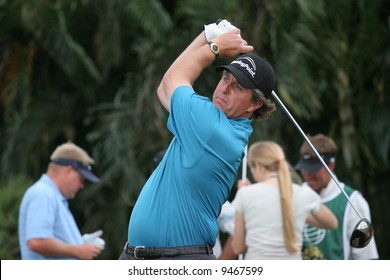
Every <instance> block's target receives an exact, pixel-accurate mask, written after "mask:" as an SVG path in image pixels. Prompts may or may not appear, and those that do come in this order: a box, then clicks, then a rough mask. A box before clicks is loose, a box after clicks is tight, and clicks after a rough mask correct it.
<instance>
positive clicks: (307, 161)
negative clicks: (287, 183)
mask: <svg viewBox="0 0 390 280" xmlns="http://www.w3.org/2000/svg"><path fill="white" fill-rule="evenodd" d="M321 157H322V159H323V160H324V161H325V163H327V164H328V163H331V162H335V161H336V156H335V155H321ZM321 167H322V163H321V161H320V160H319V159H318V158H317V157H315V156H313V155H310V154H306V155H303V156H302V157H301V159H300V160H299V161H298V163H297V164H296V165H295V167H294V168H295V169H296V170H301V171H305V172H308V173H317V172H318V171H319V170H320V169H321Z"/></svg>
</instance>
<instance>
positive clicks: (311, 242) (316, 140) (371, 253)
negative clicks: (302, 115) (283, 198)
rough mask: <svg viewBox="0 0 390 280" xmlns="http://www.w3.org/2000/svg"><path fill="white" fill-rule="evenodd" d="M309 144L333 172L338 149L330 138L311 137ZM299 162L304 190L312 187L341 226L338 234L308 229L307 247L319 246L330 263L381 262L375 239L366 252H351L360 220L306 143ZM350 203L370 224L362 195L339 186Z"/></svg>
mask: <svg viewBox="0 0 390 280" xmlns="http://www.w3.org/2000/svg"><path fill="white" fill-rule="evenodd" d="M309 140H310V142H311V143H312V144H313V146H314V147H315V148H316V150H317V151H318V153H319V154H320V155H321V156H322V158H323V160H324V161H325V163H326V164H327V165H328V167H329V169H330V170H331V171H332V172H333V171H334V169H335V166H336V154H337V150H338V148H337V145H336V143H335V142H334V141H333V140H332V139H331V138H329V137H327V136H325V135H323V134H317V135H315V136H313V137H309ZM300 156H301V158H300V160H299V162H298V163H297V164H296V166H295V168H296V169H297V170H300V171H301V173H302V176H303V178H304V180H305V183H303V186H304V187H307V186H309V187H311V188H312V189H313V190H314V191H315V192H316V193H318V194H319V195H320V196H321V200H322V202H323V203H324V204H325V205H326V206H327V207H329V209H330V210H331V211H332V212H333V213H334V214H335V215H336V217H337V219H338V223H339V227H338V228H337V230H331V231H325V230H323V229H318V228H316V227H312V226H309V225H307V226H305V229H304V246H305V247H310V246H316V247H318V248H319V249H320V250H321V252H322V253H323V255H324V258H325V259H329V260H344V259H345V260H348V259H357V260H368V259H378V257H379V256H378V251H377V247H376V243H375V238H374V237H373V238H372V239H371V241H370V243H369V244H368V245H367V246H366V247H365V248H358V249H357V248H352V247H351V246H350V239H351V235H352V232H353V230H354V228H355V226H356V224H357V223H358V222H359V220H360V217H359V216H358V215H357V214H356V213H355V211H354V210H353V209H352V207H351V205H350V204H349V203H348V201H347V199H346V198H345V196H344V194H343V193H342V192H341V191H340V189H339V188H338V187H337V185H336V183H335V182H334V181H333V179H332V177H331V175H330V174H329V173H328V171H327V170H326V169H325V167H323V165H322V164H321V161H320V160H319V159H318V158H317V157H316V156H315V154H314V152H313V150H312V149H311V148H310V147H309V145H308V144H307V143H306V142H304V143H303V144H302V146H301V149H300ZM340 185H341V187H342V188H343V189H344V190H345V192H346V193H347V194H348V196H349V198H350V200H351V202H352V203H353V205H354V206H355V207H356V209H357V210H358V211H359V213H360V214H361V215H362V216H363V217H364V218H366V219H368V220H370V221H371V213H370V208H369V205H368V203H367V201H366V200H365V199H364V197H363V196H362V194H361V193H360V192H359V191H357V190H355V189H353V188H351V187H350V186H348V185H346V184H344V183H342V182H340Z"/></svg>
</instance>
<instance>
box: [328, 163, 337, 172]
mask: <svg viewBox="0 0 390 280" xmlns="http://www.w3.org/2000/svg"><path fill="white" fill-rule="evenodd" d="M328 167H329V169H330V170H331V171H333V170H334V169H335V167H336V163H335V162H330V163H328Z"/></svg>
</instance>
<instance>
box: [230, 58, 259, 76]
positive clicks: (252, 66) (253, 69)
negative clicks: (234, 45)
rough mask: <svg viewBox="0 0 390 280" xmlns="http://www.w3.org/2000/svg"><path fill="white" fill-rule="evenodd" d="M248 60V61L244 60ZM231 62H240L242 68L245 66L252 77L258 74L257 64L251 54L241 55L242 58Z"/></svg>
mask: <svg viewBox="0 0 390 280" xmlns="http://www.w3.org/2000/svg"><path fill="white" fill-rule="evenodd" d="M244 59H246V60H248V63H249V64H250V65H249V64H248V63H245V62H243V61H242V60H244ZM231 64H238V65H239V66H240V67H241V68H244V69H245V70H246V71H247V72H248V74H249V75H250V76H252V78H255V75H256V64H255V62H254V61H253V59H252V58H250V57H249V56H244V57H241V58H240V60H234V61H233V62H232V63H231Z"/></svg>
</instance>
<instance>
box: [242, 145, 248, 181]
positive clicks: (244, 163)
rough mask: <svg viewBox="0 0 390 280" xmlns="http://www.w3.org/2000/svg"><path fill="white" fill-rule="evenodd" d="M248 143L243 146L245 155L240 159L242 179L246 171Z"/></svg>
mask: <svg viewBox="0 0 390 280" xmlns="http://www.w3.org/2000/svg"><path fill="white" fill-rule="evenodd" d="M247 154H248V145H246V146H245V155H244V159H243V160H242V176H241V178H242V180H245V179H246V171H247V158H248V155H247Z"/></svg>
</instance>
